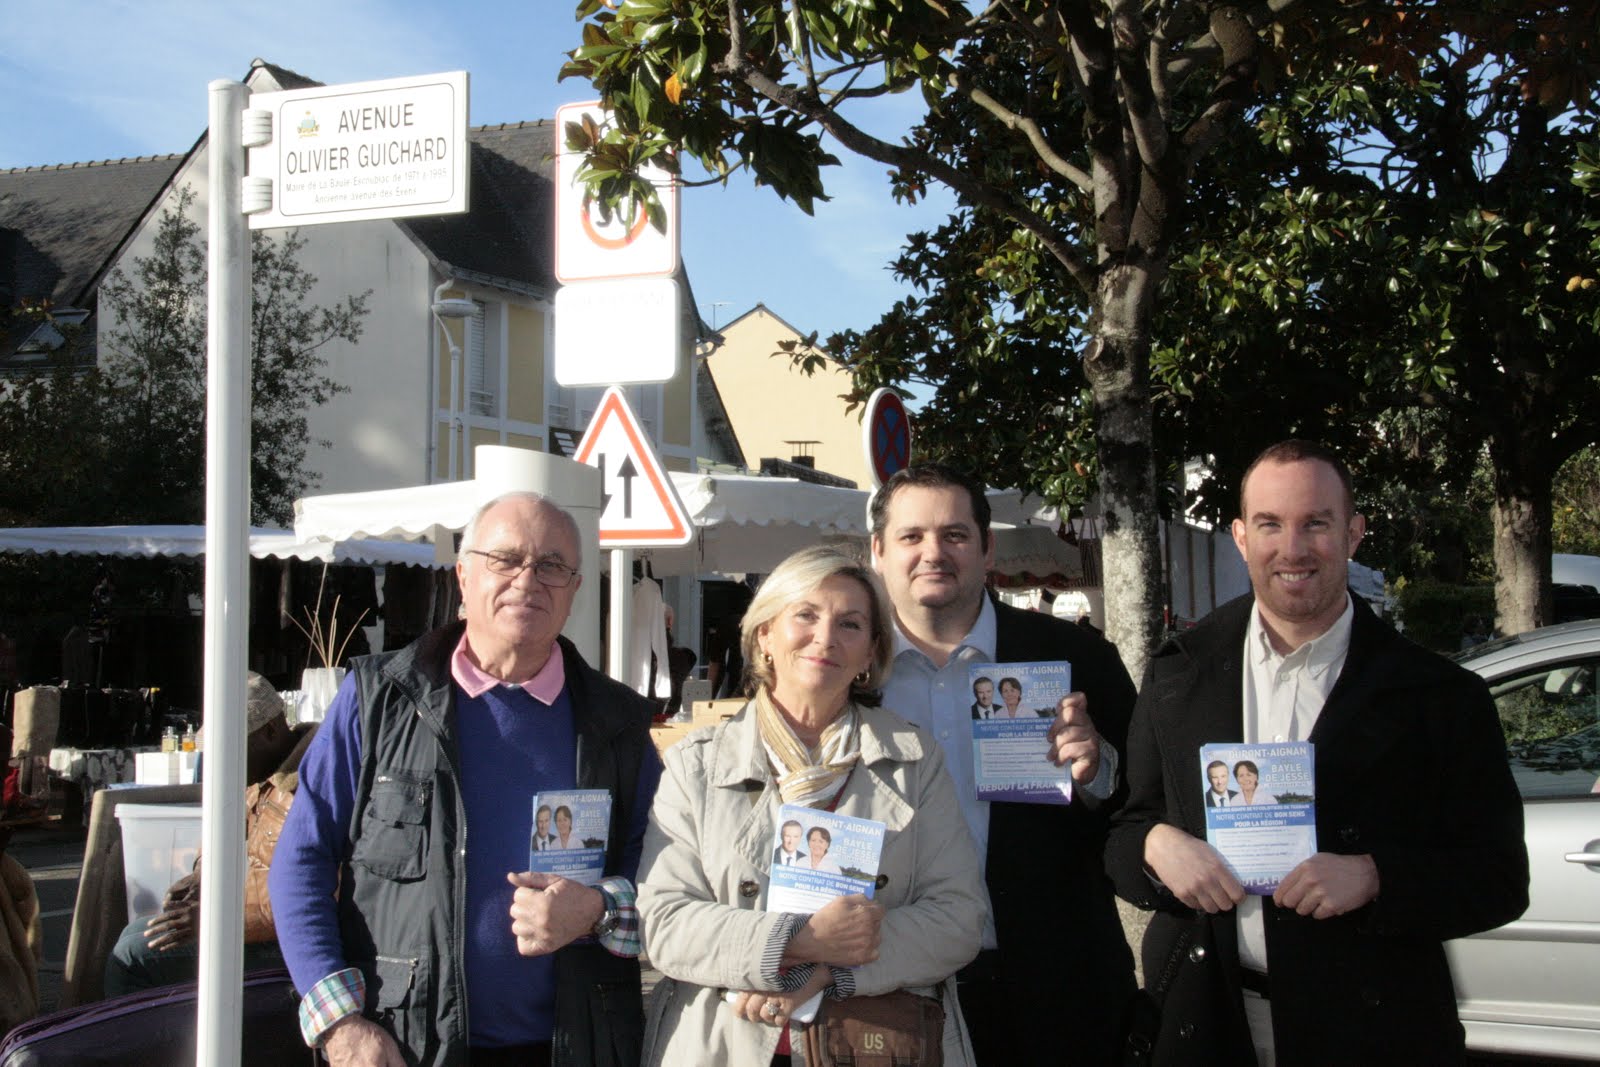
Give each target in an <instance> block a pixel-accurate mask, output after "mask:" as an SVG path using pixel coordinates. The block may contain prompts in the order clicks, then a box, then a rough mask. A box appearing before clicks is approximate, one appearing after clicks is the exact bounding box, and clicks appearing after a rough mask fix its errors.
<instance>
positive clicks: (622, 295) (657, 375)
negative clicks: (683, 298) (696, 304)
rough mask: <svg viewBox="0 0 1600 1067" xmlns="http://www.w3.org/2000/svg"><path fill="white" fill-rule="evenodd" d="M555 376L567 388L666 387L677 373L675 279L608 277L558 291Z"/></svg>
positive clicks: (679, 336) (680, 334)
mask: <svg viewBox="0 0 1600 1067" xmlns="http://www.w3.org/2000/svg"><path fill="white" fill-rule="evenodd" d="M555 304H556V307H555V316H556V322H555V337H554V342H555V344H554V347H555V366H554V370H555V376H556V381H557V382H558V383H560V384H561V385H563V386H565V387H566V388H568V389H575V388H581V387H583V386H590V385H641V384H644V383H647V382H665V381H669V380H671V378H672V377H673V375H675V374H677V373H678V365H679V363H680V362H682V361H681V360H680V358H679V356H680V353H681V350H682V345H681V343H680V342H681V340H682V337H683V331H682V330H680V329H679V328H678V304H679V300H678V282H677V279H675V278H610V279H606V280H603V281H593V282H575V283H573V284H572V285H563V286H562V287H561V288H559V289H557V290H556V300H555Z"/></svg>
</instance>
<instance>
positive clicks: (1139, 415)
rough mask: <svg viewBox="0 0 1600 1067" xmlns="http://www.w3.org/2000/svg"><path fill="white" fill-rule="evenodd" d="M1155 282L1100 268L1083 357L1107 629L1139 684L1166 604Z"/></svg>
mask: <svg viewBox="0 0 1600 1067" xmlns="http://www.w3.org/2000/svg"><path fill="white" fill-rule="evenodd" d="M1152 286H1153V282H1152V280H1151V278H1150V277H1149V274H1148V273H1147V272H1146V271H1145V270H1143V269H1141V268H1137V267H1128V266H1121V267H1113V268H1109V269H1107V270H1105V271H1104V272H1103V273H1102V274H1101V276H1100V279H1099V289H1098V292H1097V293H1096V294H1095V298H1096V300H1095V302H1096V305H1097V307H1096V315H1095V325H1096V330H1095V338H1094V340H1092V341H1091V342H1090V343H1089V346H1088V349H1087V351H1086V353H1085V357H1084V368H1085V371H1086V373H1087V375H1088V378H1089V384H1090V386H1091V387H1092V389H1093V390H1094V401H1095V427H1096V433H1097V435H1098V438H1099V441H1098V451H1099V456H1100V501H1101V506H1102V508H1103V510H1104V515H1103V518H1104V529H1105V532H1104V534H1103V535H1102V541H1101V547H1102V556H1103V561H1104V567H1103V571H1104V573H1103V575H1102V581H1103V584H1104V588H1105V603H1106V636H1107V637H1109V638H1110V639H1111V640H1112V641H1113V642H1115V643H1116V646H1117V649H1118V651H1120V652H1121V653H1122V662H1123V663H1124V664H1126V665H1127V668H1128V673H1129V674H1131V675H1132V676H1133V680H1134V684H1136V685H1139V684H1142V683H1143V681H1144V670H1145V664H1146V663H1148V662H1149V660H1150V655H1151V653H1152V652H1154V651H1155V647H1156V642H1157V641H1158V640H1159V639H1160V636H1161V605H1162V603H1163V596H1162V574H1161V552H1160V538H1159V537H1158V535H1157V528H1156V522H1157V513H1156V510H1155V501H1156V492H1155V459H1154V449H1153V447H1152V436H1153V430H1152V426H1153V419H1152V415H1151V410H1150V332H1149V318H1150V315H1149V308H1148V306H1146V305H1147V304H1148V300H1147V299H1145V295H1146V294H1148V292H1149V291H1150V289H1151V288H1152Z"/></svg>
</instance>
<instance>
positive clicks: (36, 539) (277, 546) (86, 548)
mask: <svg viewBox="0 0 1600 1067" xmlns="http://www.w3.org/2000/svg"><path fill="white" fill-rule="evenodd" d="M205 542H206V528H205V527H204V526H29V527H12V528H10V529H0V552H10V553H17V554H22V555H39V556H49V555H56V556H114V557H120V558H125V559H135V558H144V559H148V558H153V557H157V556H180V557H198V556H203V555H205V547H206V544H205ZM250 555H252V556H254V557H255V558H256V559H298V560H304V561H307V562H312V563H315V562H318V561H321V562H324V563H353V564H365V565H368V566H381V565H385V564H410V565H412V566H419V567H442V566H445V564H443V563H440V562H439V561H438V560H437V559H436V558H435V553H434V550H433V547H432V546H431V545H420V544H411V543H407V542H404V541H384V540H376V539H370V538H354V539H347V540H339V541H332V540H325V539H308V540H301V539H299V538H297V537H296V536H295V535H294V534H293V533H292V532H290V531H288V530H274V529H268V528H266V527H260V526H255V527H251V528H250Z"/></svg>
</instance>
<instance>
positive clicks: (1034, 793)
mask: <svg viewBox="0 0 1600 1067" xmlns="http://www.w3.org/2000/svg"><path fill="white" fill-rule="evenodd" d="M967 683H968V686H969V687H970V689H971V691H972V769H973V777H974V778H975V780H976V785H977V788H978V799H979V800H1007V801H1011V802H1013V803H1022V804H1068V803H1071V801H1072V767H1071V766H1070V765H1069V766H1065V767H1057V766H1056V765H1055V764H1054V763H1051V762H1050V724H1051V723H1052V722H1054V721H1055V718H1056V709H1057V708H1058V707H1059V706H1060V704H1061V698H1062V697H1064V696H1066V695H1067V694H1068V693H1070V692H1072V664H1070V663H1068V662H1066V661H1065V660H1054V661H1048V662H1035V663H975V664H972V665H971V666H970V667H968V668H967Z"/></svg>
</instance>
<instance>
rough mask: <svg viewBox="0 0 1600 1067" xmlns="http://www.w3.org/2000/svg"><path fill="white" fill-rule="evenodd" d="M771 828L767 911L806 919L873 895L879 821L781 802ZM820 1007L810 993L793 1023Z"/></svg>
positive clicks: (879, 851) (880, 853) (879, 849)
mask: <svg viewBox="0 0 1600 1067" xmlns="http://www.w3.org/2000/svg"><path fill="white" fill-rule="evenodd" d="M775 829H776V832H775V833H774V834H773V838H772V867H771V870H770V871H769V872H768V875H767V910H768V911H783V912H792V913H795V914H802V915H810V914H812V913H813V912H816V911H818V910H820V909H821V908H822V907H823V905H825V904H827V903H828V901H830V900H833V899H834V898H835V897H847V896H849V895H850V894H852V893H860V894H862V895H863V896H865V897H867V898H868V899H871V898H872V896H873V894H874V893H875V892H877V888H878V864H879V863H880V862H881V861H882V860H883V835H884V832H885V831H886V830H887V829H888V827H887V826H885V825H884V824H883V823H881V822H879V821H877V820H876V819H857V818H854V817H853V816H850V815H839V814H836V813H835V812H831V811H825V810H823V809H820V808H808V807H806V806H804V805H802V804H785V805H783V806H782V807H780V808H779V809H778V825H777V827H776V828H775ZM732 995H733V994H731V993H729V994H727V996H729V997H730V998H731V997H732ZM821 1003H822V994H821V993H817V994H815V995H814V996H812V997H811V998H810V999H809V1000H807V1001H806V1002H805V1003H804V1004H801V1005H800V1006H799V1007H797V1008H796V1009H795V1011H794V1015H793V1018H794V1020H795V1021H796V1022H801V1023H808V1022H810V1021H811V1020H812V1019H813V1018H815V1017H816V1014H817V1007H818V1006H819V1005H820V1004H821Z"/></svg>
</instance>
